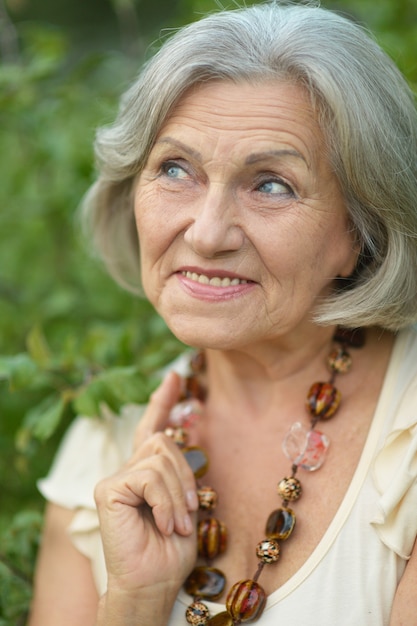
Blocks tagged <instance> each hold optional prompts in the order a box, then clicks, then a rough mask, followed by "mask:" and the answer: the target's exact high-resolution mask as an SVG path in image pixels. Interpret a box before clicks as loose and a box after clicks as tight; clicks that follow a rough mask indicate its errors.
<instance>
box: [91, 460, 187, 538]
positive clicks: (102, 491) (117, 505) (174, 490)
mask: <svg viewBox="0 0 417 626" xmlns="http://www.w3.org/2000/svg"><path fill="white" fill-rule="evenodd" d="M95 499H96V503H97V507H98V509H99V510H105V511H106V510H107V511H108V512H112V511H113V512H114V513H117V514H118V515H120V514H121V515H123V516H124V514H123V511H125V514H127V513H128V510H129V509H130V510H132V509H136V510H138V511H139V512H141V515H142V516H144V517H147V516H148V515H149V513H150V512H151V513H152V517H153V521H154V523H155V525H156V527H157V529H158V530H159V532H161V534H163V535H167V536H169V535H171V534H172V533H173V532H174V531H175V532H177V533H179V534H181V535H184V536H187V535H189V534H191V533H192V531H193V523H192V521H191V518H190V516H189V514H188V510H187V504H186V498H185V494H184V489H183V484H182V481H181V478H180V476H179V474H178V466H177V465H176V464H175V463H174V462H173V461H172V460H171V458H170V457H169V456H167V455H154V456H153V457H150V458H147V459H145V460H143V461H142V463H139V464H137V466H136V467H132V468H130V469H129V470H126V471H123V472H120V473H119V474H117V475H115V476H114V477H112V478H110V479H106V480H104V481H102V482H101V483H99V484H98V485H97V487H96V490H95Z"/></svg>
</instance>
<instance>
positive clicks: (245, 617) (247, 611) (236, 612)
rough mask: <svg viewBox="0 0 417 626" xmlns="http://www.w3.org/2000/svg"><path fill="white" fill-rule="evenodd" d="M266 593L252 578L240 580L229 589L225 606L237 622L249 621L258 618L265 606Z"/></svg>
mask: <svg viewBox="0 0 417 626" xmlns="http://www.w3.org/2000/svg"><path fill="white" fill-rule="evenodd" d="M265 603H266V593H265V591H264V590H263V588H262V587H261V586H260V585H259V584H258V583H257V582H255V581H254V580H241V581H239V582H238V583H236V584H235V585H233V587H232V588H231V590H230V591H229V593H228V595H227V598H226V608H227V610H228V611H229V613H230V615H231V616H232V618H233V619H234V620H235V621H237V622H250V621H255V620H257V619H259V618H260V616H261V615H262V612H263V610H264V608H265Z"/></svg>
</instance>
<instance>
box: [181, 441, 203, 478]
mask: <svg viewBox="0 0 417 626" xmlns="http://www.w3.org/2000/svg"><path fill="white" fill-rule="evenodd" d="M182 452H183V454H184V456H185V459H186V461H187V463H188V465H189V466H190V467H191V469H192V470H193V472H194V476H195V477H196V478H201V477H202V476H204V474H205V473H206V472H207V470H208V466H209V461H208V457H207V455H206V453H205V452H204V450H202V449H201V448H199V447H198V446H189V447H187V448H183V450H182Z"/></svg>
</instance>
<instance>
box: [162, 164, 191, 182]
mask: <svg viewBox="0 0 417 626" xmlns="http://www.w3.org/2000/svg"><path fill="white" fill-rule="evenodd" d="M161 170H162V173H163V174H165V176H167V177H168V178H188V174H187V172H186V171H185V170H184V169H183V168H182V167H181V166H180V165H178V163H175V161H167V162H166V163H163V164H162V167H161Z"/></svg>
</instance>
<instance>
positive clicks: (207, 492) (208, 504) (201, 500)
mask: <svg viewBox="0 0 417 626" xmlns="http://www.w3.org/2000/svg"><path fill="white" fill-rule="evenodd" d="M197 496H198V504H199V507H200V509H201V510H203V511H212V510H213V509H215V508H216V506H217V500H218V497H217V493H216V491H215V490H214V489H213V487H208V486H202V487H199V488H198V489H197Z"/></svg>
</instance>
